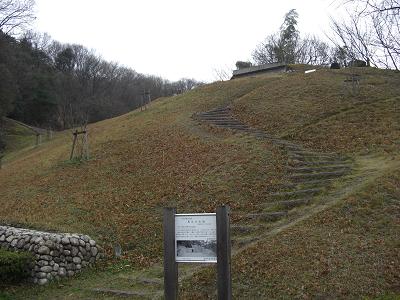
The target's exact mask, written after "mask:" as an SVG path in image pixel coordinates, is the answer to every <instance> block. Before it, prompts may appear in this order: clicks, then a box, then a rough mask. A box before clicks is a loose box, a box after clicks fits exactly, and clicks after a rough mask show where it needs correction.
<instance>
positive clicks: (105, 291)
mask: <svg viewBox="0 0 400 300" xmlns="http://www.w3.org/2000/svg"><path fill="white" fill-rule="evenodd" d="M90 291H92V292H95V293H101V294H108V295H112V296H121V297H139V299H151V298H152V297H153V295H154V293H153V292H146V291H126V290H115V289H109V288H94V289H91V290H90Z"/></svg>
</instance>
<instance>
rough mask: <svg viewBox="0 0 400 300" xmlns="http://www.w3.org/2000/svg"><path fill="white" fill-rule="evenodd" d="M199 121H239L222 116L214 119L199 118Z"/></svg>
mask: <svg viewBox="0 0 400 300" xmlns="http://www.w3.org/2000/svg"><path fill="white" fill-rule="evenodd" d="M197 119H199V120H201V121H237V120H236V119H233V118H231V117H221V116H215V117H214V116H213V117H198V118H197Z"/></svg>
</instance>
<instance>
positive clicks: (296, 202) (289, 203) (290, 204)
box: [268, 198, 311, 209]
mask: <svg viewBox="0 0 400 300" xmlns="http://www.w3.org/2000/svg"><path fill="white" fill-rule="evenodd" d="M310 202H311V198H298V199H291V200H282V201H275V202H272V203H268V204H269V206H271V205H279V206H281V207H282V208H284V209H292V208H295V207H298V206H302V205H308V204H310Z"/></svg>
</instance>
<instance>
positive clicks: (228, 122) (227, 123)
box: [204, 120, 245, 126]
mask: <svg viewBox="0 0 400 300" xmlns="http://www.w3.org/2000/svg"><path fill="white" fill-rule="evenodd" d="M204 122H207V123H210V124H215V125H241V126H245V125H243V124H242V123H240V122H238V121H234V120H227V121H224V120H213V121H209V120H205V121H204Z"/></svg>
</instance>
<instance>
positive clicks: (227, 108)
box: [208, 107, 231, 112]
mask: <svg viewBox="0 0 400 300" xmlns="http://www.w3.org/2000/svg"><path fill="white" fill-rule="evenodd" d="M210 111H231V109H230V108H229V107H220V108H215V109H213V110H209V111H208V112H210Z"/></svg>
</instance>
